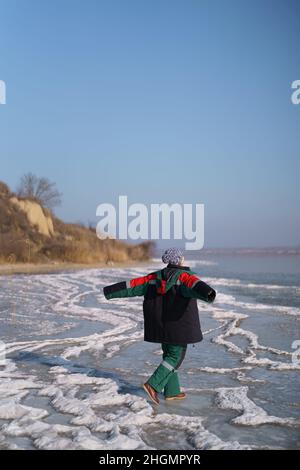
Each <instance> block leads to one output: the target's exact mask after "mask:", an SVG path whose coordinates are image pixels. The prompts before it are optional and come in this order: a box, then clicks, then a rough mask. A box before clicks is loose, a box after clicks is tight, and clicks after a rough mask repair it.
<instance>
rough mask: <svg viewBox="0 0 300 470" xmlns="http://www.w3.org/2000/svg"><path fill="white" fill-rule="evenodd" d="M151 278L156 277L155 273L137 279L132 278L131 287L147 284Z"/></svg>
mask: <svg viewBox="0 0 300 470" xmlns="http://www.w3.org/2000/svg"><path fill="white" fill-rule="evenodd" d="M151 279H156V275H155V274H148V275H147V276H142V277H137V278H135V279H131V281H130V287H135V286H140V285H141V284H146V283H147V282H149V281H150V280H151Z"/></svg>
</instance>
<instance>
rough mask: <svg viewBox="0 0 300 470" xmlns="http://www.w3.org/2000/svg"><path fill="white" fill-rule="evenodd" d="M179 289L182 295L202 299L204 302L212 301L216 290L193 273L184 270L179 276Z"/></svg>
mask: <svg viewBox="0 0 300 470" xmlns="http://www.w3.org/2000/svg"><path fill="white" fill-rule="evenodd" d="M179 281H180V288H181V289H180V290H181V294H182V295H183V296H184V297H190V298H194V299H200V300H204V302H209V303H211V302H213V301H214V300H215V297H216V291H215V290H214V289H213V288H212V287H210V286H209V285H208V284H206V283H205V282H203V281H201V279H199V277H198V276H196V275H195V274H189V273H187V272H184V273H182V274H180V276H179Z"/></svg>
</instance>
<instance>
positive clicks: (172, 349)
mask: <svg viewBox="0 0 300 470" xmlns="http://www.w3.org/2000/svg"><path fill="white" fill-rule="evenodd" d="M161 346H162V350H163V360H162V362H161V363H160V365H159V366H158V367H157V369H156V370H155V371H154V373H153V374H152V375H151V377H150V379H149V380H147V383H148V384H149V385H151V387H152V388H154V390H155V391H156V392H161V391H162V390H163V391H164V395H165V397H172V396H174V395H178V393H180V385H179V380H178V372H177V369H178V368H179V367H180V365H181V363H182V361H183V359H184V357H185V353H186V349H187V345H186V344H167V343H163V344H162V345H161Z"/></svg>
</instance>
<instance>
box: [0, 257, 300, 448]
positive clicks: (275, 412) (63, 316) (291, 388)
mask: <svg viewBox="0 0 300 470" xmlns="http://www.w3.org/2000/svg"><path fill="white" fill-rule="evenodd" d="M186 264H187V265H190V266H191V268H192V269H193V270H194V271H196V272H197V273H199V275H200V276H201V277H202V279H203V280H204V281H206V282H208V283H209V284H210V285H211V286H212V287H214V288H215V289H216V290H217V293H218V294H217V300H216V301H215V303H214V304H213V305H207V304H204V303H201V302H198V305H199V311H200V319H201V325H202V329H203V332H204V340H203V341H202V342H201V343H197V344H196V345H195V346H193V345H189V347H188V350H187V356H186V359H185V361H184V362H183V364H182V366H181V368H180V372H179V373H180V377H181V383H182V385H183V389H184V390H185V391H186V393H187V399H186V400H185V401H180V402H164V400H163V399H162V400H161V404H160V406H159V407H155V405H152V404H150V403H149V402H148V401H147V399H146V396H145V393H144V391H143V390H142V388H141V384H142V383H143V382H145V380H146V379H147V377H148V376H149V375H150V374H151V373H152V371H153V370H154V368H155V367H156V366H157V365H158V363H159V362H160V345H159V344H151V343H145V342H144V341H143V314H142V298H134V299H118V300H114V301H106V300H105V298H104V296H103V294H102V287H103V286H104V285H107V284H111V283H113V282H117V281H118V280H123V279H130V278H133V277H138V276H140V275H143V274H145V273H147V272H151V271H153V270H156V269H158V268H159V267H160V266H161V264H160V263H159V262H158V261H155V260H154V261H153V262H151V263H149V265H147V266H143V267H142V266H137V267H135V268H134V267H131V268H129V269H125V268H124V269H120V268H118V269H117V268H109V269H91V270H82V271H75V272H68V273H59V274H42V275H30V276H28V275H15V276H11V277H10V276H3V277H0V326H1V336H0V340H1V341H2V342H4V343H5V350H6V361H2V365H0V449H7V448H13V449H14V448H21V449H23V448H26V449H33V448H38V449H65V448H67V449H82V448H83V449H155V448H156V449H223V448H225V449H239V448H279V449H287V448H297V449H299V448H300V439H299V436H300V400H299V388H300V387H299V385H300V382H299V371H300V365H299V364H297V363H296V362H295V361H292V354H293V352H294V351H295V350H294V349H293V348H292V343H293V341H295V340H300V323H299V319H300V305H299V297H300V272H299V271H300V268H299V264H300V263H299V259H298V260H296V259H294V258H292V257H284V256H282V257H280V256H277V257H276V256H275V257H270V256H268V257H266V258H265V259H262V258H261V257H260V258H256V257H255V256H249V257H238V256H231V257H229V256H228V257H227V258H226V257H220V256H219V257H215V258H213V257H210V258H209V259H201V260H196V259H193V260H191V261H190V262H188V261H187V262H186ZM298 357H299V355H298Z"/></svg>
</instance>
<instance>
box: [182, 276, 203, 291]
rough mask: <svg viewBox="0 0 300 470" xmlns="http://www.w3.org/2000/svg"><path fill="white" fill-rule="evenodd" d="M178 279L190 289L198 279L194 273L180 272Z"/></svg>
mask: <svg viewBox="0 0 300 470" xmlns="http://www.w3.org/2000/svg"><path fill="white" fill-rule="evenodd" d="M178 279H179V280H180V282H182V284H184V285H185V286H186V287H188V288H189V289H191V288H192V287H193V286H194V284H195V283H196V282H197V281H199V280H200V279H199V278H198V277H197V276H195V275H194V274H188V273H181V274H180V276H179V278H178Z"/></svg>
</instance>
